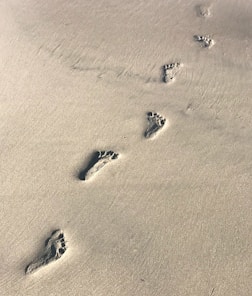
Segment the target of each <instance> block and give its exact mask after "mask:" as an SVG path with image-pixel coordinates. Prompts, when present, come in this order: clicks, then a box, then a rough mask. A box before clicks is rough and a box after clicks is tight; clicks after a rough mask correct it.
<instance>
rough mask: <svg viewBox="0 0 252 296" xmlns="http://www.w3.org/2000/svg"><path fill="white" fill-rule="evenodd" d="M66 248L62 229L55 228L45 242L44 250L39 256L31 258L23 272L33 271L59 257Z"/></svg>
mask: <svg viewBox="0 0 252 296" xmlns="http://www.w3.org/2000/svg"><path fill="white" fill-rule="evenodd" d="M66 249H67V246H66V242H65V238H64V233H63V231H62V230H55V231H53V232H52V234H51V236H50V237H49V238H48V239H47V240H46V242H45V250H44V252H43V254H42V255H41V256H39V257H38V258H37V259H35V260H33V261H32V262H31V263H30V264H29V265H28V266H27V267H26V269H25V273H26V274H29V273H33V272H34V271H36V270H38V269H39V268H40V267H42V266H45V265H47V264H49V263H50V262H53V261H56V260H58V259H60V258H61V256H62V255H63V254H64V253H65V251H66Z"/></svg>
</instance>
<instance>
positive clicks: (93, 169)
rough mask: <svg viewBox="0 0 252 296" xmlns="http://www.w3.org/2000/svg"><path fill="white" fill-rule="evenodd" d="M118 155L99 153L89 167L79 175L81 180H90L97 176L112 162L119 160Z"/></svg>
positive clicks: (94, 156) (107, 152)
mask: <svg viewBox="0 0 252 296" xmlns="http://www.w3.org/2000/svg"><path fill="white" fill-rule="evenodd" d="M118 156H119V154H118V153H115V152H113V151H97V152H95V154H94V155H93V157H92V158H91V160H90V162H89V165H88V166H87V168H85V169H84V170H83V171H81V172H80V174H79V179H80V180H89V179H90V178H91V177H92V176H93V175H95V174H96V173H97V172H98V171H100V169H101V168H103V167H104V166H105V165H106V164H107V163H110V162H111V161H112V160H114V159H117V158H118Z"/></svg>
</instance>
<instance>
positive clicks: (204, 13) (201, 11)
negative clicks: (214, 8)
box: [196, 4, 211, 18]
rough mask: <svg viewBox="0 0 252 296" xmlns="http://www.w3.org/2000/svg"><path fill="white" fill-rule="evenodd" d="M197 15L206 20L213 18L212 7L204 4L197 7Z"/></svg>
mask: <svg viewBox="0 0 252 296" xmlns="http://www.w3.org/2000/svg"><path fill="white" fill-rule="evenodd" d="M196 13H197V16H200V17H204V18H207V17H210V16H211V6H210V5H204V4H201V5H197V6H196Z"/></svg>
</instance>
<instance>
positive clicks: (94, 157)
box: [78, 151, 100, 181]
mask: <svg viewBox="0 0 252 296" xmlns="http://www.w3.org/2000/svg"><path fill="white" fill-rule="evenodd" d="M99 155H100V154H99V151H95V152H94V153H93V154H92V156H91V158H90V161H89V163H88V165H87V166H86V167H85V168H84V169H83V170H81V171H80V173H79V175H78V178H79V179H80V180H81V181H85V180H86V175H87V172H88V171H89V170H90V169H91V168H92V167H93V166H94V165H95V164H96V163H97V162H98V160H99Z"/></svg>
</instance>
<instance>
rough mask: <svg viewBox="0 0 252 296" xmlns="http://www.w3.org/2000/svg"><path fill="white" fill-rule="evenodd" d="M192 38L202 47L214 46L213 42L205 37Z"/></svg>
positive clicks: (195, 36) (196, 36)
mask: <svg viewBox="0 0 252 296" xmlns="http://www.w3.org/2000/svg"><path fill="white" fill-rule="evenodd" d="M193 37H194V39H195V40H196V41H198V42H200V43H202V47H207V48H210V47H212V46H213V45H214V40H213V39H211V38H210V37H209V36H207V35H206V36H203V35H194V36H193Z"/></svg>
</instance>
